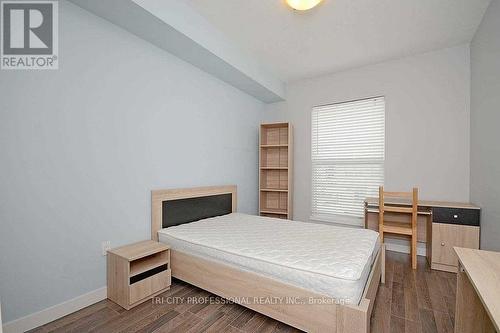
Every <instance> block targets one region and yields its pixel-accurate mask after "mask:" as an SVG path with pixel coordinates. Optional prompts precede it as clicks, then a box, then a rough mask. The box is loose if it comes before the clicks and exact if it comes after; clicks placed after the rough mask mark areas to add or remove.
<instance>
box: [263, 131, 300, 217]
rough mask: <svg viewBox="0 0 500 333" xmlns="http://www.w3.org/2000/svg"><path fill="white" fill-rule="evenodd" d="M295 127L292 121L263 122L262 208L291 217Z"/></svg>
mask: <svg viewBox="0 0 500 333" xmlns="http://www.w3.org/2000/svg"><path fill="white" fill-rule="evenodd" d="M292 165H293V131H292V125H291V124H290V123H275V124H262V125H260V135H259V212H260V215H261V216H268V217H278V218H283V219H292V204H293V202H292V198H293V186H292V185H293V184H292V179H293V168H292Z"/></svg>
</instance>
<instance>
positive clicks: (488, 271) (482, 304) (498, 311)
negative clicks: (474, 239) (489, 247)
mask: <svg viewBox="0 0 500 333" xmlns="http://www.w3.org/2000/svg"><path fill="white" fill-rule="evenodd" d="M455 252H456V254H457V256H458V260H459V262H460V269H459V271H458V275H457V300H456V308H455V309H456V310H455V333H469V332H470V333H483V332H485V333H486V332H495V330H496V331H497V332H500V253H499V252H490V251H481V250H472V249H464V248H458V247H455Z"/></svg>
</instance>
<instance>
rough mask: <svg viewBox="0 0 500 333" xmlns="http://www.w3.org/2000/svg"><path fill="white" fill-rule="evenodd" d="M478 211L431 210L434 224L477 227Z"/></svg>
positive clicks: (437, 208) (438, 208) (436, 208)
mask: <svg viewBox="0 0 500 333" xmlns="http://www.w3.org/2000/svg"><path fill="white" fill-rule="evenodd" d="M479 212H480V211H479V209H464V208H440V207H435V208H432V220H433V222H435V223H447V224H460V225H470V226H476V227H479Z"/></svg>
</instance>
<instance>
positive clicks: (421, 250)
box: [385, 240, 427, 257]
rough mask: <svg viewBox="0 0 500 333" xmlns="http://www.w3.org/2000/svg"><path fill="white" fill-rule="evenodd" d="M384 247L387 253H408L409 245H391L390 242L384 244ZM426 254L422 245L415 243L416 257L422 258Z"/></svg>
mask: <svg viewBox="0 0 500 333" xmlns="http://www.w3.org/2000/svg"><path fill="white" fill-rule="evenodd" d="M385 247H386V249H387V250H388V251H394V252H399V253H408V254H409V253H410V244H401V243H393V242H391V241H390V240H387V242H385ZM426 253H427V249H426V248H425V244H424V243H417V255H419V256H424V257H425V255H426Z"/></svg>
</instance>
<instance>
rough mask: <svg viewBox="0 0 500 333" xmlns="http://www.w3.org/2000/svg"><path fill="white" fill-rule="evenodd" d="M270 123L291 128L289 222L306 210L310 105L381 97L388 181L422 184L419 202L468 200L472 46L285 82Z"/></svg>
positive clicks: (398, 185)
mask: <svg viewBox="0 0 500 333" xmlns="http://www.w3.org/2000/svg"><path fill="white" fill-rule="evenodd" d="M287 89H288V92H287V94H288V98H287V101H286V102H282V103H275V104H272V105H269V106H267V107H266V108H267V114H266V117H267V119H268V120H289V121H290V122H291V123H292V124H293V126H294V128H295V157H294V163H295V172H294V182H295V184H294V219H296V220H303V221H308V220H309V217H310V214H311V202H310V200H311V195H310V194H311V157H310V156H311V155H310V154H311V152H310V146H311V139H310V137H311V130H310V129H311V125H310V121H311V120H310V115H311V109H312V107H313V106H316V105H323V104H329V103H336V102H343V101H348V100H353V99H359V98H365V97H372V96H380V95H383V96H385V98H386V162H385V186H386V187H387V188H388V189H392V190H409V189H411V187H413V186H418V187H419V189H420V197H421V198H424V199H437V200H450V201H469V95H470V93H469V92H470V63H469V46H468V45H462V46H457V47H454V48H450V49H445V50H440V51H436V52H431V53H427V54H423V55H419V56H414V57H410V58H404V59H400V60H395V61H391V62H385V63H381V64H377V65H371V66H367V67H363V68H359V69H354V70H350V71H346V72H342V73H337V74H333V75H329V76H324V77H320V78H314V79H309V80H303V81H299V82H295V83H292V84H290V85H289V86H288V88H287Z"/></svg>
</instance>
